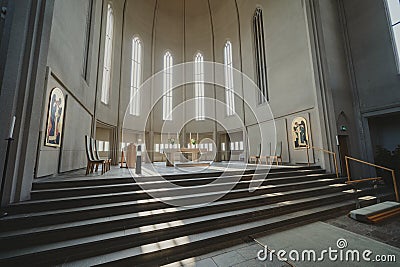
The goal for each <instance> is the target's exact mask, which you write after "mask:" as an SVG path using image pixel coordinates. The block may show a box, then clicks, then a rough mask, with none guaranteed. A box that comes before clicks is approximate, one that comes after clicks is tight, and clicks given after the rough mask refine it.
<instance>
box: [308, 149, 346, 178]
mask: <svg viewBox="0 0 400 267" xmlns="http://www.w3.org/2000/svg"><path fill="white" fill-rule="evenodd" d="M309 149H314V150H318V151H322V152H324V153H327V154H330V155H333V161H334V163H335V171H336V178H339V168H338V164H337V158H336V153H335V152H333V151H330V150H326V149H323V148H319V147H315V146H307V147H306V150H307V162H308V166H310V157H309V153H308V150H309Z"/></svg>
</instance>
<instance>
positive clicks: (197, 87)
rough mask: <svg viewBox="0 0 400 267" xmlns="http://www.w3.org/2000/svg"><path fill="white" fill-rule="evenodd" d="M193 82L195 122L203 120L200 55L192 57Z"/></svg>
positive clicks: (202, 80) (202, 85)
mask: <svg viewBox="0 0 400 267" xmlns="http://www.w3.org/2000/svg"><path fill="white" fill-rule="evenodd" d="M194 81H195V84H194V96H195V106H196V113H195V115H196V120H204V118H205V116H204V61H203V55H202V54H200V53H197V54H196V56H195V57H194Z"/></svg>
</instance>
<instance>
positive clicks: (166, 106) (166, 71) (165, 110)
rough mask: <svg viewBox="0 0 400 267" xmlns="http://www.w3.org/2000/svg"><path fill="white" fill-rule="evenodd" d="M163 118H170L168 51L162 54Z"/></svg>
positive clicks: (169, 58)
mask: <svg viewBox="0 0 400 267" xmlns="http://www.w3.org/2000/svg"><path fill="white" fill-rule="evenodd" d="M163 93H164V94H163V119H164V120H165V121H170V120H172V56H171V53H170V52H167V53H165V55H164V82H163Z"/></svg>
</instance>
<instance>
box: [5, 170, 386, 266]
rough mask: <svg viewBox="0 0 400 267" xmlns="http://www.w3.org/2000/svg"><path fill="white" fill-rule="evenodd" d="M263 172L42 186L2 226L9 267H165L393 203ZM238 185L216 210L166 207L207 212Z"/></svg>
mask: <svg viewBox="0 0 400 267" xmlns="http://www.w3.org/2000/svg"><path fill="white" fill-rule="evenodd" d="M263 172H266V171H265V170H264V171H262V170H261V171H257V173H256V174H255V173H254V170H247V171H245V172H244V173H240V172H237V171H231V172H228V173H225V174H224V175H223V176H221V173H204V174H186V175H169V176H165V177H164V178H165V179H167V180H168V181H169V182H172V183H173V184H175V185H179V186H180V188H179V189H176V188H167V187H165V183H166V182H165V181H160V180H159V179H157V178H156V177H143V178H141V179H140V180H137V181H134V180H133V178H131V177H126V178H112V177H104V176H99V177H82V178H79V179H77V178H75V179H70V180H68V179H67V180H58V181H57V180H55V181H51V180H48V181H40V182H35V183H34V184H33V190H32V194H31V197H32V199H31V200H30V201H26V202H22V203H18V204H14V205H11V206H10V207H9V209H8V213H9V214H8V215H7V216H5V217H3V218H1V219H0V266H54V265H62V266H94V265H110V266H113V265H115V266H160V265H164V264H168V263H171V262H175V261H179V260H183V259H186V258H190V257H195V256H199V255H202V254H206V253H209V252H212V251H215V250H219V249H222V248H226V247H229V246H233V245H236V244H239V243H243V242H246V241H249V240H251V236H252V235H254V234H259V233H262V232H268V231H277V230H279V229H280V228H284V227H290V226H292V225H298V224H302V223H308V222H311V221H316V220H322V219H326V218H329V217H334V216H339V215H343V214H346V213H347V212H349V211H350V210H352V209H354V208H355V207H356V203H357V204H358V205H361V206H366V205H370V204H374V203H376V202H377V199H390V198H392V195H391V194H390V193H387V192H386V190H385V189H384V188H380V187H378V188H377V187H376V186H375V187H366V188H362V189H358V190H353V188H352V186H351V185H347V184H346V183H345V178H336V176H335V175H334V174H330V173H326V172H325V170H323V169H321V168H320V167H318V166H311V167H303V166H299V167H292V168H284V167H282V168H275V169H271V171H270V172H269V174H268V176H267V178H266V179H265V180H263V179H264V175H263ZM258 180H260V181H259V183H260V184H261V186H260V187H259V188H258V189H257V190H255V191H252V190H249V185H250V182H251V181H253V182H254V181H255V182H257V181H258ZM229 183H234V184H232V187H233V189H232V190H230V191H229V192H228V193H227V194H226V195H224V196H223V197H222V198H220V199H218V200H217V201H214V202H211V203H209V204H207V205H192V206H184V207H182V206H171V205H169V204H167V203H165V201H164V200H166V201H167V202H168V201H169V200H174V199H175V198H177V199H183V200H185V201H191V200H193V203H197V202H199V203H200V202H201V201H197V200H201V199H203V198H204V197H205V196H209V195H210V194H220V193H221V192H220V191H221V190H222V188H224V187H225V186H226V185H228V184H229ZM142 188H146V190H143V189H142ZM149 190H150V191H149ZM151 191H154V192H163V194H162V197H159V198H157V199H154V198H153V197H151V196H150V195H149V194H148V193H149V192H151Z"/></svg>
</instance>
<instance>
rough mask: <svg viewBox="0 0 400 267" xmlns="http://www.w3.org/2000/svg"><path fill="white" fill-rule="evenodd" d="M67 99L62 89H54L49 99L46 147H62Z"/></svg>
mask: <svg viewBox="0 0 400 267" xmlns="http://www.w3.org/2000/svg"><path fill="white" fill-rule="evenodd" d="M64 110H65V98H64V94H63V92H62V90H61V89H60V88H57V87H55V88H53V89H52V90H51V93H50V98H49V110H48V114H47V129H46V138H45V145H46V146H53V147H60V145H61V135H62V131H63V120H64Z"/></svg>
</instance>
